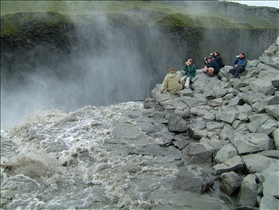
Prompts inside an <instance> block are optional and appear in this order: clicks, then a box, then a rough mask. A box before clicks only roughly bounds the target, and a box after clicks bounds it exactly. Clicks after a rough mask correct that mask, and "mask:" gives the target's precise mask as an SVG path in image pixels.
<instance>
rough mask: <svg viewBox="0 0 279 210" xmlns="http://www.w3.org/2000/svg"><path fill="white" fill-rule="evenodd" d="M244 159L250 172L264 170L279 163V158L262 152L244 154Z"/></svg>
mask: <svg viewBox="0 0 279 210" xmlns="http://www.w3.org/2000/svg"><path fill="white" fill-rule="evenodd" d="M242 160H243V161H244V163H245V165H246V168H247V170H248V172H249V173H250V174H253V173H259V172H262V171H263V170H265V169H267V168H269V167H270V166H271V165H273V164H279V160H278V159H273V158H269V157H266V156H263V155H260V154H251V155H244V156H242Z"/></svg>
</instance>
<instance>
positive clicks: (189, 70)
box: [181, 58, 196, 88]
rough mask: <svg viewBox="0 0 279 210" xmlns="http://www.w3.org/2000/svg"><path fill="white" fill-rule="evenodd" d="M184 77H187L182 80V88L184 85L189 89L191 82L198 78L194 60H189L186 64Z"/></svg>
mask: <svg viewBox="0 0 279 210" xmlns="http://www.w3.org/2000/svg"><path fill="white" fill-rule="evenodd" d="M184 75H185V76H184V77H182V79H181V84H182V86H184V84H185V88H189V85H190V80H191V79H192V78H194V77H195V76H196V66H195V64H194V61H193V59H191V58H189V59H188V60H187V61H186V62H185V67H184ZM185 81H186V82H185Z"/></svg>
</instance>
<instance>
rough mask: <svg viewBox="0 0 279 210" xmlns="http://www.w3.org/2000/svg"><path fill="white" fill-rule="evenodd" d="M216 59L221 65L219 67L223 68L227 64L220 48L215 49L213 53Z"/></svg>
mask: <svg viewBox="0 0 279 210" xmlns="http://www.w3.org/2000/svg"><path fill="white" fill-rule="evenodd" d="M211 56H213V58H214V60H215V61H216V63H217V64H218V66H219V69H221V68H223V67H224V66H225V64H224V62H223V58H222V56H221V55H220V52H219V50H215V51H214V52H213V53H212V55H211Z"/></svg>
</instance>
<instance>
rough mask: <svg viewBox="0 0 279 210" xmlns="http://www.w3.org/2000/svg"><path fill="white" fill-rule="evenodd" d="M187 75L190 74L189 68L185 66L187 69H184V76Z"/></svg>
mask: <svg viewBox="0 0 279 210" xmlns="http://www.w3.org/2000/svg"><path fill="white" fill-rule="evenodd" d="M187 74H188V66H187V65H185V67H184V75H185V76H187Z"/></svg>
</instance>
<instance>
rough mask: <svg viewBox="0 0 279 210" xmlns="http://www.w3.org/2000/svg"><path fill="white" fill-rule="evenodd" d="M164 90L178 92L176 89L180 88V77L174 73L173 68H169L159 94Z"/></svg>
mask: <svg viewBox="0 0 279 210" xmlns="http://www.w3.org/2000/svg"><path fill="white" fill-rule="evenodd" d="M165 90H167V91H169V92H170V93H172V94H178V91H180V90H182V85H181V82H180V77H179V76H178V75H177V74H176V72H175V70H174V68H170V69H169V73H168V74H167V75H166V76H165V79H164V81H163V84H162V86H161V91H160V92H159V94H162V93H163V92H164V91H165Z"/></svg>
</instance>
